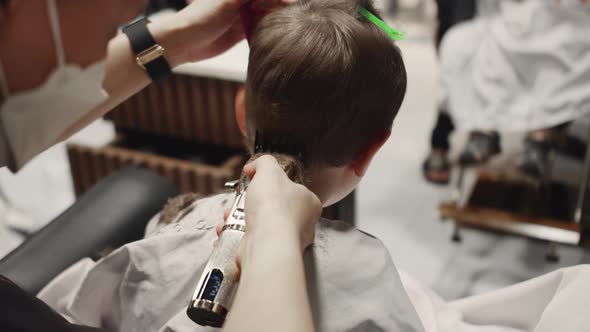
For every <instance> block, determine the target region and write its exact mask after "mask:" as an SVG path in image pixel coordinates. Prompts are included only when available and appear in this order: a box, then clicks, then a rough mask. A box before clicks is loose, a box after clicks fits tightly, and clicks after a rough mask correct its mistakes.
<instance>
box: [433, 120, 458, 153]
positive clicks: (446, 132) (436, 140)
mask: <svg viewBox="0 0 590 332" xmlns="http://www.w3.org/2000/svg"><path fill="white" fill-rule="evenodd" d="M453 130H455V125H454V124H453V120H452V119H451V116H450V115H449V114H448V113H447V112H446V111H443V110H440V111H439V112H438V118H437V119H436V124H435V126H434V129H433V130H432V136H431V137H430V147H431V148H432V149H433V150H443V151H448V150H449V148H450V146H451V145H450V143H449V137H450V136H451V133H452V132H453Z"/></svg>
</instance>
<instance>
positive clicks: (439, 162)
mask: <svg viewBox="0 0 590 332" xmlns="http://www.w3.org/2000/svg"><path fill="white" fill-rule="evenodd" d="M422 174H423V175H424V178H425V179H426V180H427V181H428V182H430V183H434V184H440V185H445V184H448V183H449V179H450V176H451V164H450V163H449V160H448V159H447V154H446V152H443V153H435V152H431V153H430V155H428V157H426V160H424V163H422Z"/></svg>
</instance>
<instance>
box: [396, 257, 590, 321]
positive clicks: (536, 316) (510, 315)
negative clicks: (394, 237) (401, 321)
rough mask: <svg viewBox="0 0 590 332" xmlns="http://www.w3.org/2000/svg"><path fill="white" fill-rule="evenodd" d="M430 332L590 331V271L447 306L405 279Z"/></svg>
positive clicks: (582, 268) (554, 275)
mask: <svg viewBox="0 0 590 332" xmlns="http://www.w3.org/2000/svg"><path fill="white" fill-rule="evenodd" d="M401 276H402V282H403V284H404V286H405V287H406V290H407V292H408V295H409V296H410V299H411V300H412V303H413V304H414V306H415V308H416V310H417V312H418V315H419V316H420V319H421V320H422V322H423V325H424V329H425V330H426V331H427V332H586V331H590V315H589V313H590V266H589V265H579V266H574V267H569V268H564V269H559V270H557V271H554V272H551V273H548V274H546V275H543V276H540V277H538V278H534V279H531V280H527V281H525V282H521V283H518V284H516V285H513V286H510V287H506V288H502V289H499V290H495V291H491V292H488V293H484V294H481V295H475V296H472V297H468V298H465V299H460V300H457V301H453V302H445V301H443V300H442V299H441V298H440V297H438V296H437V295H436V294H435V293H434V292H432V291H431V290H430V289H428V288H427V287H424V286H422V285H421V284H420V283H419V282H417V281H415V280H413V279H412V278H411V277H410V276H408V275H406V274H404V273H401Z"/></svg>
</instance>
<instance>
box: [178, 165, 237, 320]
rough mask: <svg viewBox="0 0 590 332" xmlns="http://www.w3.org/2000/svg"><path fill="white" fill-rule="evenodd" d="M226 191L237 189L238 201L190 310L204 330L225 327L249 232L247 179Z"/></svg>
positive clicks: (192, 300)
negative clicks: (239, 257) (243, 242)
mask: <svg viewBox="0 0 590 332" xmlns="http://www.w3.org/2000/svg"><path fill="white" fill-rule="evenodd" d="M226 187H230V188H233V189H235V190H236V197H235V199H234V202H233V204H232V207H231V210H230V213H229V216H228V218H227V220H226V224H225V225H224V226H223V229H222V230H221V234H220V235H219V241H218V243H217V245H216V246H215V248H214V250H213V253H212V254H211V257H210V258H209V262H208V263H207V265H206V266H205V271H203V274H202V275H201V279H200V280H199V283H198V285H197V287H196V289H195V293H194V294H193V297H192V299H191V303H190V305H189V307H188V309H187V315H188V316H189V317H190V318H191V319H192V320H193V321H194V322H195V323H197V324H199V325H203V326H213V327H221V326H222V325H223V323H224V321H225V317H226V316H227V313H228V312H229V310H230V308H231V304H232V302H233V298H234V296H235V292H236V289H237V285H238V280H237V279H238V267H237V264H236V263H237V261H236V258H237V254H238V248H239V246H240V241H241V240H242V237H243V236H244V232H245V230H246V224H245V216H244V203H245V198H246V189H247V188H248V178H247V177H246V176H243V177H242V181H241V182H240V181H233V182H228V183H226Z"/></svg>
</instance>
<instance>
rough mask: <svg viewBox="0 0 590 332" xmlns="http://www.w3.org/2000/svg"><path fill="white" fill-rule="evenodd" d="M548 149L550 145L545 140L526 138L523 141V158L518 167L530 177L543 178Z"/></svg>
mask: <svg viewBox="0 0 590 332" xmlns="http://www.w3.org/2000/svg"><path fill="white" fill-rule="evenodd" d="M550 151H551V145H550V144H548V143H547V142H542V141H536V140H533V139H531V138H527V139H526V140H525V142H524V158H523V160H522V162H521V163H520V164H519V165H518V169H519V170H520V171H521V172H523V173H524V174H526V175H528V176H530V177H532V178H535V179H539V180H541V179H544V178H545V175H546V174H547V161H548V160H549V152H550Z"/></svg>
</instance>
